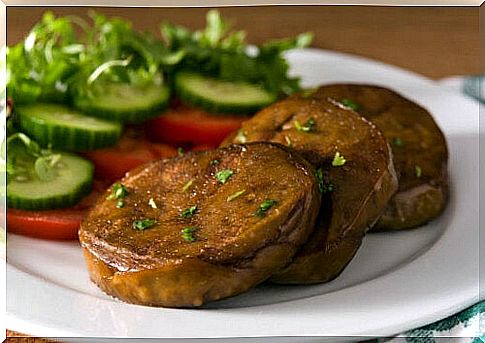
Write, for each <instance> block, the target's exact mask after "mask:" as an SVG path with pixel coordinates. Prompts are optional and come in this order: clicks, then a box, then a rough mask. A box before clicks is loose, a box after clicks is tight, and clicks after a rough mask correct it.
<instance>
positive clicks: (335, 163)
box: [332, 151, 347, 167]
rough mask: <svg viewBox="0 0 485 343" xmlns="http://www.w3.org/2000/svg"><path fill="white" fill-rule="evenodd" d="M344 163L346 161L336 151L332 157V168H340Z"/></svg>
mask: <svg viewBox="0 0 485 343" xmlns="http://www.w3.org/2000/svg"><path fill="white" fill-rule="evenodd" d="M345 162H347V160H346V159H345V158H344V157H343V156H342V155H340V153H339V152H338V151H337V152H336V153H335V156H334V157H333V161H332V166H334V167H341V166H343V165H344V164H345Z"/></svg>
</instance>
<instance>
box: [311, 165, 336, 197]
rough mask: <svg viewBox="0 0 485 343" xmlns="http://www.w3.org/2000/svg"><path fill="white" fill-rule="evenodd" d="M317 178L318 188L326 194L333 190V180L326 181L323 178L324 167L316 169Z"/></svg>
mask: <svg viewBox="0 0 485 343" xmlns="http://www.w3.org/2000/svg"><path fill="white" fill-rule="evenodd" d="M315 178H316V179H317V181H318V189H319V190H320V193H322V194H325V193H330V192H332V191H333V184H332V183H331V182H325V180H324V178H323V171H322V168H318V169H317V170H316V171H315Z"/></svg>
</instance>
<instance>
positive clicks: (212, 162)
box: [211, 160, 221, 166]
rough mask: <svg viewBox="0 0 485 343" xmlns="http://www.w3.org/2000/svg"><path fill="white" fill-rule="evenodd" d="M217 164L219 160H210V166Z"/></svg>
mask: <svg viewBox="0 0 485 343" xmlns="http://www.w3.org/2000/svg"><path fill="white" fill-rule="evenodd" d="M219 163H221V161H219V160H212V161H211V166H215V165H217V164H219Z"/></svg>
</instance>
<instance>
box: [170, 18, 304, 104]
mask: <svg viewBox="0 0 485 343" xmlns="http://www.w3.org/2000/svg"><path fill="white" fill-rule="evenodd" d="M161 32H162V36H163V37H164V39H165V42H166V44H167V46H168V48H169V49H170V51H171V52H172V53H174V54H175V53H177V54H180V56H183V57H182V59H181V61H180V63H179V64H178V65H177V67H178V68H180V69H184V68H186V69H193V70H196V71H200V72H203V73H207V74H209V75H211V76H214V77H218V78H222V79H227V80H234V81H246V82H251V83H256V84H260V85H262V86H263V87H265V88H266V89H268V90H269V91H271V92H273V93H275V94H280V95H288V94H291V93H293V92H295V91H298V90H299V89H300V86H299V79H298V78H291V77H289V76H288V69H289V66H288V63H287V61H286V60H285V58H284V56H283V53H284V52H285V51H287V50H290V49H295V48H303V47H306V46H308V45H309V44H310V43H311V41H312V38H313V35H312V34H311V33H303V34H301V35H298V36H297V37H294V38H287V39H280V40H272V41H269V42H268V43H266V44H263V45H261V46H258V47H256V49H254V50H255V51H253V53H251V51H250V50H251V49H250V47H249V46H248V45H247V43H246V40H245V37H246V34H245V32H244V31H234V32H232V31H230V25H229V24H228V23H227V22H226V21H225V20H224V19H223V18H222V17H221V16H220V14H219V12H217V11H215V10H213V11H209V12H208V13H207V24H206V27H205V29H203V30H200V31H195V32H191V31H190V30H188V29H187V28H185V27H182V26H177V25H174V24H170V23H165V24H163V25H162V27H161Z"/></svg>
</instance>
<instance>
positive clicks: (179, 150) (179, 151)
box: [177, 147, 185, 156]
mask: <svg viewBox="0 0 485 343" xmlns="http://www.w3.org/2000/svg"><path fill="white" fill-rule="evenodd" d="M177 154H178V155H179V156H183V155H185V150H184V148H182V147H178V148H177Z"/></svg>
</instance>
